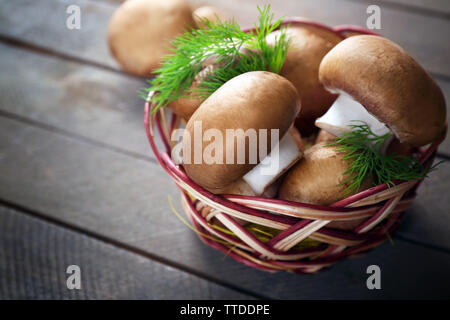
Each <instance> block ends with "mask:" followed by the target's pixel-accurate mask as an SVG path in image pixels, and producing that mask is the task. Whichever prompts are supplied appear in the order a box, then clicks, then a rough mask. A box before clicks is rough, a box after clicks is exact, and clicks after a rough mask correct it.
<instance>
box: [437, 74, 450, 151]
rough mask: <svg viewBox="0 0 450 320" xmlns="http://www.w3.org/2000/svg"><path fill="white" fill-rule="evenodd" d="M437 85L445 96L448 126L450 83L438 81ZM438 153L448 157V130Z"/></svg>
mask: <svg viewBox="0 0 450 320" xmlns="http://www.w3.org/2000/svg"><path fill="white" fill-rule="evenodd" d="M437 83H438V85H439V86H440V87H441V89H442V92H443V93H444V96H445V101H446V103H447V125H450V81H444V80H438V81H437ZM439 153H442V154H444V155H447V156H450V138H449V130H447V138H446V139H445V140H444V141H443V142H442V144H441V145H440V146H439Z"/></svg>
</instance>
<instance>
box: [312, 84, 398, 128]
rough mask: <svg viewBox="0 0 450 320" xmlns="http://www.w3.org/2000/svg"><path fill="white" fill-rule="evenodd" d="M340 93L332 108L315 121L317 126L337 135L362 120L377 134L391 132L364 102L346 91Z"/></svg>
mask: <svg viewBox="0 0 450 320" xmlns="http://www.w3.org/2000/svg"><path fill="white" fill-rule="evenodd" d="M339 93H340V95H339V97H338V98H337V99H336V101H335V102H334V103H333V105H332V106H331V108H330V109H329V110H328V111H327V112H326V113H325V114H324V115H323V116H322V117H320V118H317V120H316V122H315V124H316V126H317V127H319V128H321V129H324V130H325V131H328V132H329V133H331V134H333V135H335V136H337V137H339V136H341V135H342V134H344V133H347V132H350V131H352V128H351V127H350V126H351V125H358V124H361V122H365V123H366V124H367V125H368V126H369V128H370V130H371V131H372V132H373V133H374V134H376V135H384V134H386V133H389V132H390V130H389V128H388V127H386V125H385V124H384V123H382V122H380V121H379V120H378V119H377V118H375V117H374V116H373V115H371V114H370V113H369V112H368V111H367V110H366V108H364V106H363V105H362V104H360V103H359V102H358V101H356V100H354V99H353V98H352V97H351V96H349V95H348V94H346V93H345V92H339Z"/></svg>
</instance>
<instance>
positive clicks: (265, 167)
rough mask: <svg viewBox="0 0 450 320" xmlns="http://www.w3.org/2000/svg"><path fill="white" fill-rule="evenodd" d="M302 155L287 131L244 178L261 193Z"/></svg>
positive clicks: (253, 188) (256, 191)
mask: <svg viewBox="0 0 450 320" xmlns="http://www.w3.org/2000/svg"><path fill="white" fill-rule="evenodd" d="M301 157H302V152H301V151H300V149H299V148H298V145H297V143H296V142H295V140H294V138H293V137H292V136H291V135H290V134H289V133H286V134H285V135H284V136H283V138H282V139H281V140H280V142H279V143H278V144H277V145H276V146H275V147H274V148H272V151H271V152H270V154H269V155H267V156H266V157H265V158H264V159H263V160H262V161H261V162H260V163H259V164H258V165H257V166H255V167H254V168H253V169H252V170H250V171H249V172H247V173H246V174H245V175H244V177H243V179H244V180H245V182H247V183H248V185H249V186H250V187H251V188H252V190H253V191H254V192H255V194H256V195H261V194H263V193H264V191H265V190H266V189H267V187H269V186H270V185H271V184H272V183H273V182H274V181H275V180H277V178H278V177H280V176H281V175H282V174H283V173H284V172H286V171H287V170H288V169H289V168H290V167H291V166H292V165H294V164H295V163H296V162H297V161H298V160H299V159H300V158H301Z"/></svg>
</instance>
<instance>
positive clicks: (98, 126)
mask: <svg viewBox="0 0 450 320" xmlns="http://www.w3.org/2000/svg"><path fill="white" fill-rule="evenodd" d="M0 69H1V70H2V75H1V76H0V96H1V99H0V110H2V111H4V112H8V113H13V114H14V115H17V116H21V117H26V118H27V119H29V120H30V121H38V122H39V123H42V124H44V125H47V126H52V127H57V128H58V129H60V130H65V131H68V132H70V133H71V134H73V135H77V136H81V137H85V138H87V139H93V140H96V141H97V142H98V143H103V144H106V145H109V146H110V147H111V148H114V149H116V150H122V151H124V152H129V153H132V154H135V155H136V156H140V157H147V158H154V156H153V153H152V152H151V150H150V148H149V144H148V141H147V138H146V136H145V131H144V120H143V119H144V117H143V114H144V113H143V109H144V100H143V99H142V98H141V97H140V96H139V95H138V91H139V90H140V89H141V88H143V87H145V82H144V81H140V80H137V79H133V78H129V77H124V76H122V75H120V74H117V73H114V72H111V71H108V70H102V69H99V68H95V67H92V66H88V65H83V64H80V63H77V62H72V61H67V60H64V59H60V58H54V57H50V56H47V55H43V54H36V53H30V52H29V51H27V50H25V49H23V48H15V47H11V46H7V45H4V44H0Z"/></svg>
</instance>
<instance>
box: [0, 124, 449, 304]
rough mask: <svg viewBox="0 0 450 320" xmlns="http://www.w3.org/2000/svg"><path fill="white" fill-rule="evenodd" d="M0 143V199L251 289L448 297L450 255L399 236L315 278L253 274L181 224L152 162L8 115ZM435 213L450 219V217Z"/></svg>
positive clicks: (301, 294)
mask: <svg viewBox="0 0 450 320" xmlns="http://www.w3.org/2000/svg"><path fill="white" fill-rule="evenodd" d="M0 146H1V157H2V161H1V163H0V177H1V183H0V198H1V199H3V200H7V201H9V202H13V203H17V204H19V205H21V206H24V207H28V208H32V209H33V210H35V211H39V212H41V213H42V214H45V215H48V216H50V217H52V218H53V219H57V220H61V221H63V222H64V223H67V224H70V225H73V226H76V227H79V228H83V229H86V230H88V231H91V232H95V233H97V234H100V235H102V236H103V237H106V238H112V239H114V240H115V241H120V242H123V243H126V244H128V245H131V246H134V247H136V248H138V249H140V250H144V251H147V252H151V253H152V254H153V255H156V256H160V257H164V258H166V259H169V260H172V261H176V263H179V264H181V265H185V266H186V268H189V269H191V270H195V271H196V272H199V273H200V272H201V273H203V274H206V275H208V276H210V277H213V278H214V277H216V278H220V280H221V281H224V282H226V283H229V284H232V285H235V286H239V287H241V288H243V289H245V290H247V291H249V292H255V293H258V294H260V295H263V296H269V297H273V298H290V299H297V298H342V299H344V298H388V297H389V298H390V297H402V298H408V297H410V298H411V297H425V298H426V297H435V298H436V297H442V296H444V295H447V296H448V294H449V293H450V292H449V290H450V286H449V285H448V284H449V276H448V274H447V270H448V267H449V266H450V265H449V264H450V255H449V254H447V253H443V252H441V251H437V250H431V249H427V248H425V247H423V246H420V245H413V244H410V243H408V242H405V241H403V240H401V239H394V245H393V246H392V245H389V244H386V245H384V246H383V247H381V248H378V249H376V250H374V251H372V252H371V253H370V254H368V255H366V256H365V257H364V258H362V259H358V260H353V259H351V260H348V261H345V262H342V263H340V264H338V265H337V266H336V267H334V268H333V269H331V270H330V271H328V272H325V273H322V274H319V275H317V276H313V277H311V276H296V275H290V274H286V273H279V274H274V275H271V274H267V273H263V272H260V271H255V270H252V269H250V268H248V267H245V266H243V265H241V264H238V263H236V262H234V261H232V260H231V259H227V258H225V257H224V256H223V254H222V253H219V252H217V251H215V250H213V249H210V248H208V247H206V246H205V245H203V244H202V243H201V242H200V241H199V240H198V239H197V238H196V236H195V235H194V234H193V233H192V231H190V230H189V229H188V228H187V227H186V226H185V225H183V224H182V223H181V222H180V221H179V220H178V218H176V217H175V215H174V214H173V213H172V212H171V211H170V209H169V205H168V203H167V197H168V196H169V195H170V196H171V197H172V198H173V200H174V202H175V204H176V208H177V209H178V210H181V209H180V206H179V205H178V200H177V199H178V196H177V192H176V190H175V188H174V187H173V184H172V183H171V182H169V180H168V179H167V176H166V175H165V174H164V173H163V172H162V170H161V169H160V168H158V167H157V166H156V165H154V164H152V163H149V162H147V161H143V160H139V159H133V158H131V157H129V156H126V155H123V154H119V153H115V152H112V151H110V150H108V149H102V148H98V147H96V146H92V145H90V144H86V143H83V142H81V141H78V140H75V139H71V138H69V137H66V136H61V135H60V134H58V133H54V132H50V131H46V130H43V129H41V128H37V127H33V126H31V125H27V124H24V123H21V122H18V121H15V120H10V119H5V118H0ZM433 178H438V176H434V177H431V178H430V179H433ZM446 190H447V189H446ZM435 192H443V191H438V190H437V191H435ZM446 201H448V199H447V200H446ZM433 215H436V216H440V215H442V217H443V221H447V222H448V218H446V216H448V212H447V211H445V212H433ZM435 221H437V220H435ZM443 229H444V228H443ZM447 230H448V229H447ZM427 236H428V235H426V234H421V235H420V237H421V239H422V238H425V239H426V237H427ZM418 257H420V259H419V258H418ZM375 262H376V264H380V265H382V266H383V267H382V269H383V270H385V271H383V272H385V276H384V277H385V279H386V280H385V281H386V286H385V288H386V289H383V291H382V292H373V291H369V290H367V289H366V287H365V280H364V279H366V274H365V268H366V267H367V266H368V264H369V263H370V264H372V263H375ZM412 279H414V280H412ZM400 284H401V285H400ZM318 288H319V289H318ZM320 288H322V289H320Z"/></svg>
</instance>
